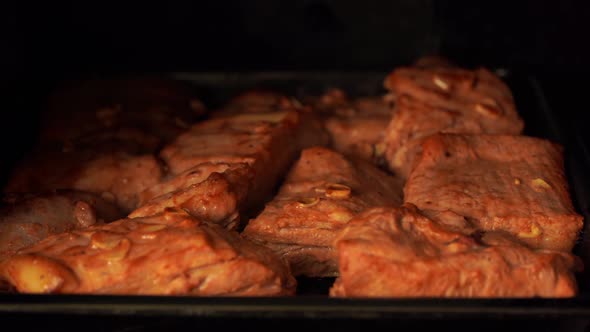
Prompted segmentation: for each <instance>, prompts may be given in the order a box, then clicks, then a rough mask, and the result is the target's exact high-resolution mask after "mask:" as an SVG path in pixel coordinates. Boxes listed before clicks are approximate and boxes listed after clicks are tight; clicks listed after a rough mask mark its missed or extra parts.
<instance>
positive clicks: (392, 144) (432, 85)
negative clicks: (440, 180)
mask: <svg viewBox="0 0 590 332" xmlns="http://www.w3.org/2000/svg"><path fill="white" fill-rule="evenodd" d="M385 86H386V87H387V88H388V89H389V90H390V91H391V92H392V93H393V94H394V95H395V96H396V97H395V98H396V99H395V100H396V106H395V110H394V115H393V118H392V119H391V122H390V124H389V126H388V128H387V129H386V134H385V138H384V140H383V143H384V149H385V159H386V160H387V163H388V164H389V167H390V169H391V170H393V171H394V172H397V173H399V174H400V175H401V176H404V177H407V176H408V174H409V172H410V171H411V168H412V165H413V159H414V158H415V155H416V154H419V152H420V149H419V147H420V141H421V140H422V139H424V137H427V136H429V135H432V134H435V133H438V132H442V133H461V134H463V133H465V134H509V135H513V134H514V135H516V134H520V133H521V131H522V129H523V122H522V119H520V117H519V116H518V113H517V112H516V108H515V105H514V101H513V98H512V94H511V92H510V90H509V88H508V87H507V86H506V85H505V84H504V83H503V82H502V81H501V80H500V79H499V78H497V77H496V76H495V75H494V74H492V73H491V72H489V71H487V70H485V69H477V70H465V69H459V68H453V67H440V66H436V67H426V68H419V67H407V68H399V69H396V70H395V71H393V73H391V74H390V75H389V76H388V77H387V79H386V80H385Z"/></svg>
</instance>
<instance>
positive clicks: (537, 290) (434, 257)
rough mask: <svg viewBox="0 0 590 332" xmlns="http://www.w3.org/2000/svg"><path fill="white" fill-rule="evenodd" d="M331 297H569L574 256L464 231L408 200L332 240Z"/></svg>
mask: <svg viewBox="0 0 590 332" xmlns="http://www.w3.org/2000/svg"><path fill="white" fill-rule="evenodd" d="M334 246H335V248H336V251H337V254H338V266H339V270H340V276H339V277H338V279H337V280H336V282H335V284H334V286H333V287H332V289H331V290H330V295H331V296H334V297H463V298H465V297H551V298H553V297H571V296H574V295H575V294H576V292H577V286H576V281H575V277H574V271H575V270H576V269H577V268H578V262H577V261H576V259H575V257H574V256H572V255H570V254H569V253H563V252H552V251H549V250H534V249H530V248H528V247H526V246H524V245H522V244H520V243H518V242H514V241H512V239H511V238H509V237H506V236H505V235H504V234H502V232H493V231H492V232H485V233H480V234H479V235H478V236H469V235H464V234H462V233H459V232H456V231H453V230H450V229H448V228H446V227H444V225H441V224H439V223H437V222H434V221H432V220H430V219H428V218H426V217H424V216H422V215H421V214H420V213H419V212H418V211H417V210H416V208H415V207H414V206H412V205H411V204H409V205H405V206H403V207H401V208H375V209H369V210H367V211H365V212H363V213H362V214H361V215H359V216H357V217H355V218H354V219H353V220H351V221H350V222H349V223H348V225H347V226H346V228H344V229H343V230H342V231H341V232H340V234H339V235H338V237H337V238H336V240H335V243H334Z"/></svg>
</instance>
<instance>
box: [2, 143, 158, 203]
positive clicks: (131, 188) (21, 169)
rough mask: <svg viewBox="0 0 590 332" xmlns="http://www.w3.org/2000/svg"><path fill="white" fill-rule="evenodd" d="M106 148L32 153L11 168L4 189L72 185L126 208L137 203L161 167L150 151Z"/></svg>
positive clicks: (33, 190) (39, 188)
mask: <svg viewBox="0 0 590 332" xmlns="http://www.w3.org/2000/svg"><path fill="white" fill-rule="evenodd" d="M110 149H111V148H110V147H108V148H105V150H106V151H105V150H103V151H101V150H100V149H98V148H97V149H74V150H65V151H64V150H62V151H59V150H57V149H52V150H50V151H44V153H38V154H33V155H31V157H30V158H29V159H28V160H25V161H24V162H23V163H22V164H21V165H20V166H18V167H17V168H16V169H15V170H14V172H13V175H12V177H11V178H10V180H9V182H8V184H7V186H6V187H5V192H38V191H49V190H55V189H76V190H82V191H88V192H92V193H95V194H98V195H101V196H102V197H103V198H105V199H107V200H110V201H114V202H116V203H117V204H118V205H119V206H120V207H121V208H122V209H123V210H124V211H127V212H129V211H131V210H133V209H134V208H136V207H137V203H138V200H139V198H138V195H139V194H140V193H141V192H143V191H144V190H146V189H147V188H149V187H151V186H154V185H156V184H158V183H159V181H160V178H161V177H162V169H161V166H160V164H159V162H158V160H157V159H156V158H155V156H153V155H149V154H141V155H135V154H130V153H128V152H126V151H120V150H119V151H115V150H111V151H109V150H110Z"/></svg>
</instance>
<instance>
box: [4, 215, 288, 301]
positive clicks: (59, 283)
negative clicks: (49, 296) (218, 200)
mask: <svg viewBox="0 0 590 332" xmlns="http://www.w3.org/2000/svg"><path fill="white" fill-rule="evenodd" d="M163 244H164V245H163ZM0 276H1V278H3V279H4V280H6V281H7V282H8V283H9V284H11V285H12V286H13V287H14V288H15V289H16V290H17V291H19V292H23V293H73V294H88V293H89V294H135V295H140V294H143V295H192V296H278V295H291V294H293V293H294V291H295V286H296V281H295V279H294V278H293V277H292V276H291V274H290V273H289V268H288V266H287V265H286V264H285V263H284V262H283V261H281V260H280V259H278V258H277V257H276V256H274V255H273V253H272V252H270V250H268V249H266V248H264V247H261V246H258V245H255V244H253V243H250V242H248V241H245V240H243V239H242V238H241V237H240V236H239V234H237V233H235V232H231V231H227V230H225V229H223V228H221V227H220V226H218V225H215V224H210V223H206V222H201V221H199V220H198V219H195V218H194V217H191V216H189V215H188V214H186V213H185V212H184V211H182V210H180V211H176V210H166V211H164V212H162V213H160V214H157V215H153V216H150V217H145V218H134V219H121V220H118V221H115V222H112V223H109V224H104V225H98V226H90V227H88V228H85V229H82V230H71V231H69V232H65V233H62V234H58V235H52V236H50V237H48V238H46V239H44V240H42V241H41V242H39V243H37V244H36V245H33V246H30V247H28V248H26V249H23V250H21V251H19V252H18V253H17V254H16V255H13V256H11V257H10V258H8V259H7V260H5V261H4V262H2V263H0Z"/></svg>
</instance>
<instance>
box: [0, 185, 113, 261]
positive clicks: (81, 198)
mask: <svg viewBox="0 0 590 332" xmlns="http://www.w3.org/2000/svg"><path fill="white" fill-rule="evenodd" d="M121 217H123V214H122V213H121V211H119V209H118V208H117V207H116V206H115V205H113V204H111V203H109V202H108V201H106V200H104V199H102V198H100V197H98V196H97V195H94V194H91V193H85V192H81V191H70V190H68V191H57V192H51V193H45V194H10V195H5V196H4V198H3V200H2V206H1V207H0V260H2V257H3V256H5V255H9V254H11V253H14V252H15V251H16V250H18V249H21V248H23V247H26V246H29V245H32V244H34V243H36V242H38V241H39V240H41V239H44V238H45V237H47V236H49V235H51V234H56V233H61V232H64V231H67V230H71V229H74V228H84V227H88V226H91V225H94V224H100V223H103V222H109V221H113V220H116V219H119V218H121Z"/></svg>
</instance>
